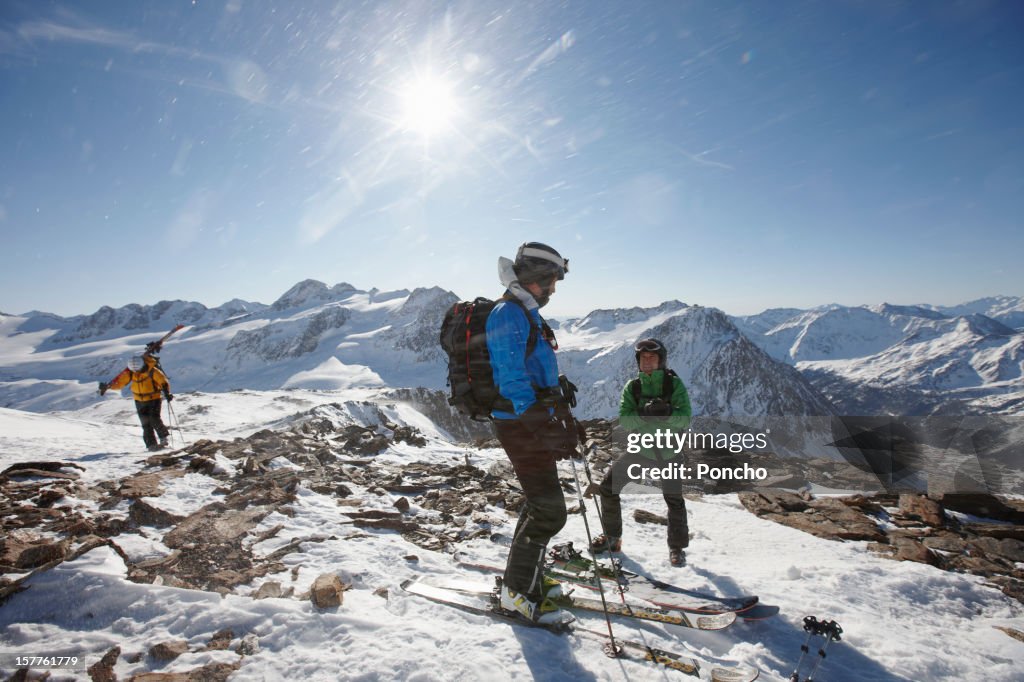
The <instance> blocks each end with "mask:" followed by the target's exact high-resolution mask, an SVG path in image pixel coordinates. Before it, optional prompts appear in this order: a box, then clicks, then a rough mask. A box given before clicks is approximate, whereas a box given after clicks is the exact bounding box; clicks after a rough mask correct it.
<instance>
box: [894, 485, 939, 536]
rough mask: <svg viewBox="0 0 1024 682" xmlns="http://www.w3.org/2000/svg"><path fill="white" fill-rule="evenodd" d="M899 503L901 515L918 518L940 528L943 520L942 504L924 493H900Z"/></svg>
mask: <svg viewBox="0 0 1024 682" xmlns="http://www.w3.org/2000/svg"><path fill="white" fill-rule="evenodd" d="M899 504H900V507H899V509H900V513H901V514H902V515H903V516H906V517H910V518H914V519H918V520H919V521H921V522H923V523H925V524H927V525H929V526H932V527H933V528H941V527H942V525H943V523H944V522H945V514H944V513H943V511H942V505H941V504H939V503H938V502H936V501H935V500H931V499H928V498H927V497H925V496H924V495H914V494H912V493H904V494H902V495H900V503H899Z"/></svg>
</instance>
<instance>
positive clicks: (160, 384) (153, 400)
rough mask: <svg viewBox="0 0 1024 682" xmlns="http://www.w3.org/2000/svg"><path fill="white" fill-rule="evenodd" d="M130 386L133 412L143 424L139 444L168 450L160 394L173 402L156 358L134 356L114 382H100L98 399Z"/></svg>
mask: <svg viewBox="0 0 1024 682" xmlns="http://www.w3.org/2000/svg"><path fill="white" fill-rule="evenodd" d="M129 382H130V383H131V385H132V395H133V396H134V397H135V410H136V411H137V412H138V413H139V421H140V422H142V440H143V441H144V442H145V443H146V449H148V450H159V449H160V448H164V447H167V434H168V431H167V427H166V426H164V423H163V421H162V420H161V419H160V409H161V407H162V405H163V401H162V400H160V395H161V394H163V396H164V397H165V398H167V402H171V401H172V400H174V396H173V395H171V384H170V382H169V381H168V380H167V375H166V374H164V373H163V370H161V369H160V367H159V366H157V360H156V358H155V357H154V356H153V355H151V354H150V353H143V354H142V355H136V356H135V357H133V358H132V359H131V360H129V361H128V366H127V367H125V368H124V369H123V370H122V371H121V373H120V374H118V375H117V376H116V377H114V380H113V381H111V382H110V383H109V384H107V383H103V382H100V395H103V394H104V393H106V392H107V391H108V390H109V389H121V388H124V387H125V386H127V385H128V384H129ZM158 437H159V439H160V440H159V442H158V441H157V438H158Z"/></svg>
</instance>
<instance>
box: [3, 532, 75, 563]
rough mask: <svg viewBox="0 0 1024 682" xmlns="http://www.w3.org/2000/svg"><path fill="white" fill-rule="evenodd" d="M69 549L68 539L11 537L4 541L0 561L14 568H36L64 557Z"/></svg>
mask: <svg viewBox="0 0 1024 682" xmlns="http://www.w3.org/2000/svg"><path fill="white" fill-rule="evenodd" d="M67 550H68V543H67V542H66V541H61V542H53V541H50V540H42V539H40V540H35V541H32V542H21V541H19V540H17V539H15V538H10V537H9V538H8V539H7V541H6V543H4V548H3V554H2V555H0V563H2V564H6V565H8V566H13V567H14V568H36V567H37V566H42V565H43V564H47V563H50V562H52V561H59V560H61V559H63V558H64V555H65V554H66V553H67Z"/></svg>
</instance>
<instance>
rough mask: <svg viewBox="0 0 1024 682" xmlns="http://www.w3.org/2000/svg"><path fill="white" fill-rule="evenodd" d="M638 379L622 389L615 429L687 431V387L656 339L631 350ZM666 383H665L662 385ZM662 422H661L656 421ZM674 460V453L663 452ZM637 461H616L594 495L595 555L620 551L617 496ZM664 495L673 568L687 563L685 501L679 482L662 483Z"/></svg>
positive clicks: (659, 456) (653, 456)
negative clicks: (597, 516)
mask: <svg viewBox="0 0 1024 682" xmlns="http://www.w3.org/2000/svg"><path fill="white" fill-rule="evenodd" d="M633 350H634V351H635V353H636V363H637V368H638V369H639V374H638V376H637V377H636V378H635V379H632V380H630V381H629V382H628V383H627V384H626V386H625V387H624V388H623V389H622V400H621V402H620V404H619V424H620V426H621V427H622V428H623V430H624V431H625V432H626V433H641V432H650V431H652V430H654V429H656V428H668V429H671V430H672V431H677V432H681V431H685V430H686V428H687V427H688V426H689V424H690V417H691V416H692V410H691V408H690V396H689V394H688V393H687V391H686V386H685V385H684V384H683V381H682V379H680V378H679V377H678V376H676V373H675V372H673V371H672V370H670V369H668V368H667V366H666V360H667V357H668V352H667V351H666V349H665V345H664V344H663V343H662V342H661V341H658V340H657V339H652V338H646V339H641V340H639V341H637V343H636V345H635V346H634V347H633ZM666 382H668V383H666ZM655 418H660V419H655ZM664 454H665V455H667V458H672V457H673V456H674V454H675V453H671V452H670V453H664ZM648 457H649V458H651V459H658V460H660V459H662V453H660V452H659V451H657V450H654V451H651V452H649V454H648ZM635 461H636V460H635V458H632V457H630V456H629V455H628V454H626V455H623V456H622V457H620V458H619V459H617V460H616V461H615V462H614V463H613V464H612V466H611V467H610V468H609V469H608V472H607V473H606V474H605V477H604V479H603V480H602V481H601V485H600V486H599V487H598V493H599V495H600V499H601V523H602V526H603V528H604V531H605V532H604V534H602V535H598V536H597V537H596V538H594V542H593V545H592V548H593V549H594V551H595V552H604V551H612V552H618V551H621V549H622V507H621V504H620V499H619V493H620V492H621V490H622V488H623V486H624V485H625V484H626V482H627V481H628V478H627V474H626V469H627V467H628V466H629V465H630V464H632V463H634V462H635ZM660 483H661V489H662V495H663V496H664V498H665V503H666V504H667V505H668V547H669V562H670V563H671V564H672V565H673V566H683V565H685V564H686V552H685V551H684V550H685V549H686V547H687V546H688V545H689V544H690V531H689V528H688V525H687V522H686V500H685V499H684V498H683V494H682V480H681V479H678V478H676V479H670V480H663V481H661V482H660Z"/></svg>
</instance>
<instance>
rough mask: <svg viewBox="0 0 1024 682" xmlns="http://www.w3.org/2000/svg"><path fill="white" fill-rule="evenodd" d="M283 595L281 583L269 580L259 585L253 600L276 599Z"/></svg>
mask: <svg viewBox="0 0 1024 682" xmlns="http://www.w3.org/2000/svg"><path fill="white" fill-rule="evenodd" d="M283 593H284V592H283V590H282V589H281V583H279V582H274V581H272V580H271V581H267V582H265V583H263V584H262V585H260V589H258V590H256V594H255V595H253V599H278V598H280V597H281V595H282V594H283Z"/></svg>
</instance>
